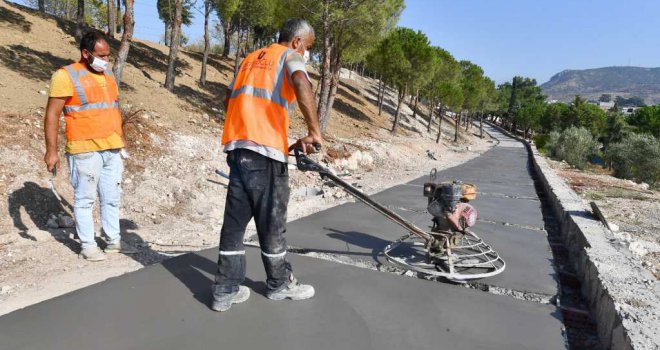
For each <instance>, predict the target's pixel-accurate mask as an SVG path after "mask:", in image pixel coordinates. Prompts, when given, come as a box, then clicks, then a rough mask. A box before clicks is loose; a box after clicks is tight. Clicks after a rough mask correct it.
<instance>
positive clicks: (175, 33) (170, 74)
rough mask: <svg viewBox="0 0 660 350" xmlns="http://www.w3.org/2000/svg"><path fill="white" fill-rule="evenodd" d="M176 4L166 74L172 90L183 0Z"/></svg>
mask: <svg viewBox="0 0 660 350" xmlns="http://www.w3.org/2000/svg"><path fill="white" fill-rule="evenodd" d="M174 6H175V7H174V22H172V39H171V42H170V56H169V58H168V60H167V75H166V76H165V88H166V89H167V90H170V91H172V90H174V77H175V71H174V67H175V65H176V55H177V53H178V51H179V41H180V40H179V34H180V31H181V11H182V7H183V0H176V3H175V4H174Z"/></svg>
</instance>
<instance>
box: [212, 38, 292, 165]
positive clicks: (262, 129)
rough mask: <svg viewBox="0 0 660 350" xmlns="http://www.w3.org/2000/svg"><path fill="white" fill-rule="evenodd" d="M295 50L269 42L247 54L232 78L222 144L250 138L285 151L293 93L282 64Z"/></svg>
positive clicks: (285, 152) (286, 149)
mask: <svg viewBox="0 0 660 350" xmlns="http://www.w3.org/2000/svg"><path fill="white" fill-rule="evenodd" d="M293 52H294V50H292V49H290V48H288V47H286V46H283V45H280V44H272V45H270V46H269V47H267V48H263V49H261V50H257V51H255V52H253V53H251V54H249V55H248V56H247V57H246V58H245V60H243V63H242V64H241V66H240V70H239V72H238V74H237V75H236V78H235V79H234V86H233V89H232V91H231V96H230V98H229V105H228V107H227V115H226V118H225V127H224V131H223V133H222V144H223V145H226V144H227V143H229V142H231V141H238V140H249V141H252V142H255V143H257V144H260V145H262V146H267V147H271V148H274V149H278V150H280V151H281V152H282V153H283V154H284V155H286V154H287V153H288V148H289V145H288V140H287V130H288V129H289V110H290V109H293V108H294V107H295V105H296V94H295V91H294V89H293V86H292V85H291V83H290V82H289V81H288V79H289V78H288V77H287V75H288V72H286V68H285V66H284V61H285V60H286V58H287V56H288V55H290V54H292V53H293Z"/></svg>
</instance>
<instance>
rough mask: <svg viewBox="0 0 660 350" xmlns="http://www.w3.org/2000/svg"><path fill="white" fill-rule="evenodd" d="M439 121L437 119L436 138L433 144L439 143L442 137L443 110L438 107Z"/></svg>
mask: <svg viewBox="0 0 660 350" xmlns="http://www.w3.org/2000/svg"><path fill="white" fill-rule="evenodd" d="M439 118H440V119H438V137H436V139H435V143H440V137H441V136H442V120H443V119H444V118H445V109H444V108H443V107H442V105H440V116H439Z"/></svg>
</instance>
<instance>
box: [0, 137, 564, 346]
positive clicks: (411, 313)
mask: <svg viewBox="0 0 660 350" xmlns="http://www.w3.org/2000/svg"><path fill="white" fill-rule="evenodd" d="M489 132H492V134H493V135H494V136H495V137H497V138H498V139H500V140H501V142H500V144H499V145H498V146H496V147H494V148H493V149H492V150H491V151H488V152H486V153H485V154H484V155H482V156H481V157H478V158H476V159H474V160H472V161H470V162H467V163H465V164H462V165H460V166H457V167H455V168H451V169H448V170H445V171H442V172H439V173H438V179H440V180H444V179H447V180H452V179H460V180H463V181H466V182H473V183H475V184H477V186H478V187H479V191H480V193H479V196H478V199H477V200H475V201H474V202H473V204H474V205H475V206H476V207H477V209H478V210H479V215H480V221H479V222H478V223H477V225H476V226H475V230H474V231H475V232H476V233H477V234H479V235H480V236H481V237H482V238H483V239H484V240H485V241H486V242H487V243H489V244H491V245H492V246H493V248H494V249H496V250H497V251H498V252H499V253H500V254H501V255H502V256H503V258H504V259H505V260H506V262H507V269H506V271H505V272H503V273H502V274H501V275H499V276H496V277H493V278H490V279H486V280H483V281H481V283H485V284H488V285H492V286H497V287H500V288H502V289H504V290H509V291H513V292H520V293H536V294H540V295H554V294H556V293H557V283H556V282H555V279H556V277H555V273H554V269H553V267H552V261H551V260H552V254H551V252H550V248H549V246H548V242H547V239H546V237H545V232H544V231H543V227H544V223H543V216H542V214H541V209H540V205H541V204H540V200H539V198H538V196H537V195H536V191H535V189H534V183H533V179H532V177H531V175H530V172H529V170H528V167H527V152H526V151H525V149H524V148H523V147H522V145H521V144H520V143H517V142H515V141H512V140H510V139H509V138H507V137H506V136H504V135H501V134H499V133H497V132H496V131H494V130H489ZM424 181H425V178H420V179H418V180H415V181H412V182H411V183H408V184H404V185H401V186H396V187H394V188H391V189H388V190H386V191H383V192H381V193H378V194H377V195H375V196H374V198H376V199H377V200H378V201H380V202H382V203H383V204H385V205H387V206H389V207H390V208H393V209H395V210H396V211H397V212H398V213H400V214H401V215H403V216H404V217H407V218H408V219H410V220H412V221H414V222H415V223H416V224H417V225H419V226H420V227H425V226H427V223H430V220H429V219H430V216H429V215H428V214H426V213H425V212H424V210H425V205H424V203H425V199H424V198H423V197H422V195H421V192H422V189H421V184H422V183H423V182H424ZM403 233H404V232H403V231H402V230H401V229H399V227H398V226H396V225H394V224H392V223H390V222H389V221H387V219H385V218H384V217H382V216H381V215H380V214H377V213H375V212H374V211H373V210H371V209H369V208H367V207H366V206H365V205H363V204H361V203H347V204H344V205H341V206H338V207H335V208H332V209H329V210H326V211H324V212H320V213H317V214H314V215H311V216H309V217H305V218H302V219H300V220H297V221H295V222H292V223H290V225H289V230H288V232H287V236H288V240H289V243H290V245H291V246H292V247H294V248H299V249H301V250H304V251H306V252H312V253H324V254H326V255H329V256H334V257H339V258H341V260H343V261H344V262H345V263H337V262H333V261H327V260H321V259H316V258H312V257H308V256H299V255H296V254H290V260H291V262H292V264H293V266H294V271H295V273H296V276H297V277H298V278H299V279H300V280H302V281H305V282H308V283H311V284H313V285H314V286H315V287H316V290H317V295H316V296H315V297H314V298H313V299H311V300H307V301H301V302H289V301H283V302H273V301H269V300H268V299H266V298H265V297H264V296H263V294H264V291H265V284H264V282H263V281H264V279H265V276H264V272H263V268H262V266H261V259H260V257H259V251H258V248H249V249H248V257H247V259H248V272H247V275H248V279H247V281H246V285H247V286H248V287H250V288H251V289H252V291H253V293H252V296H251V298H250V300H248V301H247V302H246V303H244V304H239V305H235V306H234V307H232V309H231V310H230V311H229V312H226V313H215V312H213V311H210V310H209V308H208V304H209V300H210V290H209V288H210V285H211V283H212V279H213V272H214V271H215V268H216V267H215V261H216V256H217V250H216V249H209V250H206V251H202V252H198V253H192V254H186V255H183V256H180V257H176V258H173V259H169V260H167V261H165V262H163V263H162V264H158V265H153V266H150V267H147V268H144V269H142V270H140V271H137V272H134V273H130V274H127V275H124V276H121V277H117V278H113V279H110V280H108V281H105V282H102V283H99V284H96V285H93V286H90V287H87V288H83V289H81V290H78V291H75V292H72V293H69V294H66V295H64V296H61V297H57V298H54V299H52V300H48V301H45V302H42V303H40V304H36V305H33V306H30V307H28V308H25V309H22V310H18V311H15V312H13V313H10V314H8V315H5V316H3V317H0V348H1V349H3V350H4V349H72V348H75V349H83V348H84V349H186V350H192V349H212V348H216V349H379V350H380V349H563V348H565V347H566V345H565V340H564V336H563V325H562V321H561V316H560V315H559V312H558V310H557V308H556V307H555V306H554V305H551V304H545V303H537V302H531V301H525V300H520V299H517V298H514V297H512V296H509V295H494V294H492V293H486V292H482V291H480V290H475V289H468V288H465V287H464V286H458V285H452V284H448V283H441V282H436V281H427V280H424V279H418V278H415V277H407V276H401V275H396V274H393V273H389V272H384V271H377V270H373V269H371V268H369V267H370V266H371V265H370V264H377V263H378V261H379V259H381V258H380V257H379V252H380V251H382V248H383V247H384V246H385V245H386V244H387V243H388V242H390V241H391V240H393V239H396V238H398V237H399V236H401V235H402V234H403ZM346 263H348V264H346ZM350 263H356V264H357V265H360V264H362V266H366V268H363V267H356V266H350Z"/></svg>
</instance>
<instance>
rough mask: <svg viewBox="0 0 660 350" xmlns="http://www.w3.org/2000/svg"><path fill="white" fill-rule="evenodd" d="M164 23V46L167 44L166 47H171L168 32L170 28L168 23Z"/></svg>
mask: <svg viewBox="0 0 660 350" xmlns="http://www.w3.org/2000/svg"><path fill="white" fill-rule="evenodd" d="M164 23H165V33H164V34H163V44H165V46H170V42H169V39H170V33H169V32H168V31H167V29H169V28H170V27H169V26H168V25H167V22H164Z"/></svg>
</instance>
